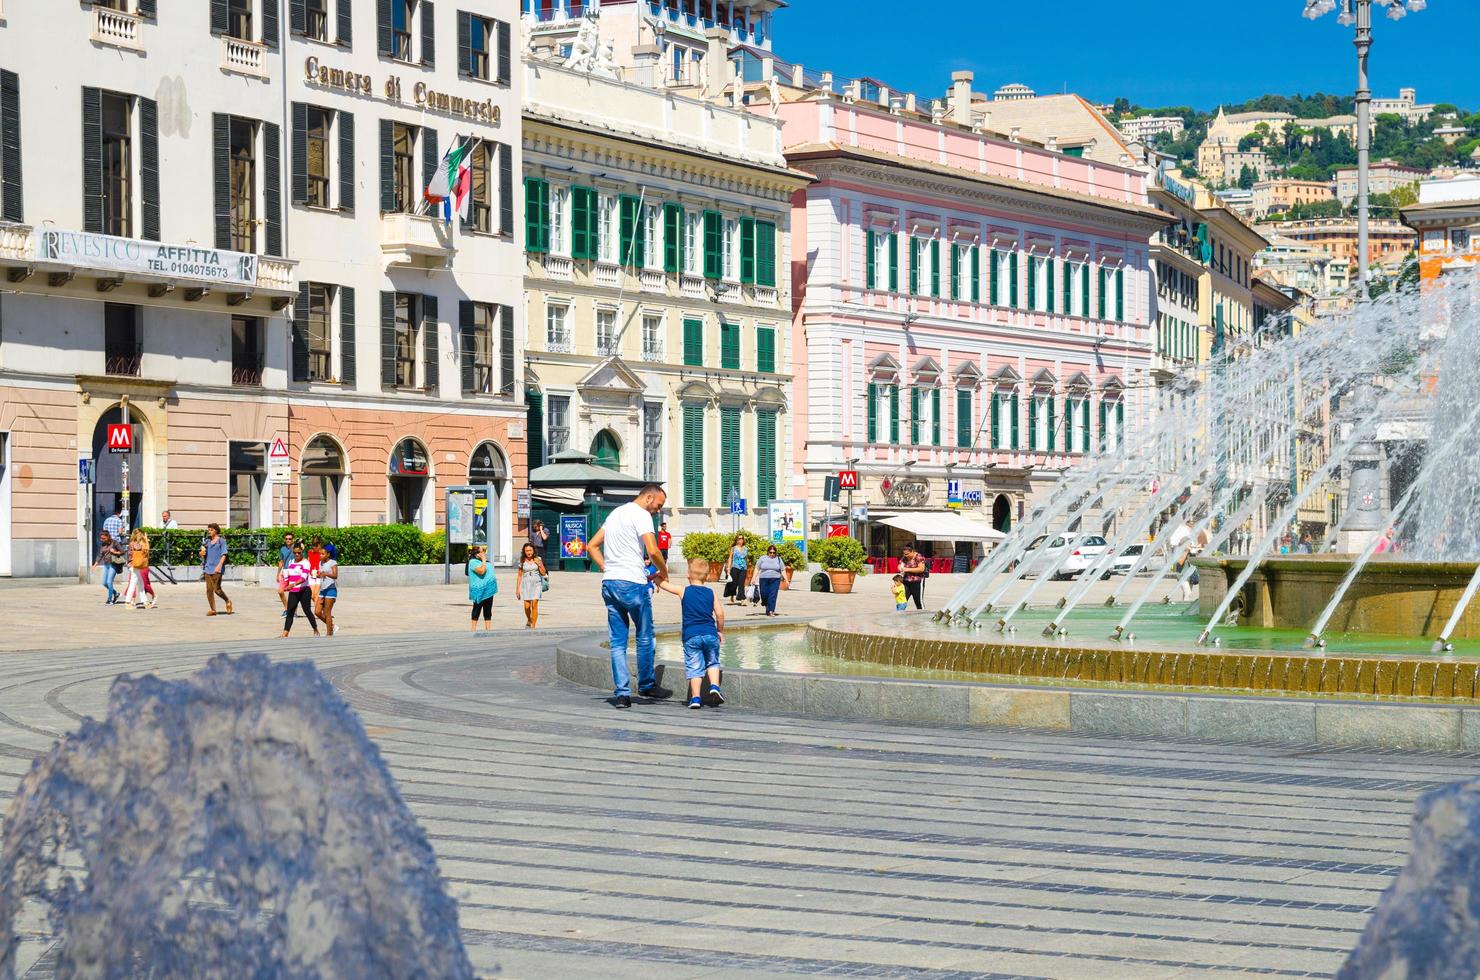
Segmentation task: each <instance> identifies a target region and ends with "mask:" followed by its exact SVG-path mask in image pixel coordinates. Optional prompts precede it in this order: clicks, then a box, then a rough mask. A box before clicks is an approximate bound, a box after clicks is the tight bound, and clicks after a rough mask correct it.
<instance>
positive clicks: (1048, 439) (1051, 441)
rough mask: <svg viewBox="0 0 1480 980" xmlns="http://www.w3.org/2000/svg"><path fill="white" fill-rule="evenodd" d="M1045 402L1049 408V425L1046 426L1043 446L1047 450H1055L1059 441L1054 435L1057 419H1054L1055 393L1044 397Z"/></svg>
mask: <svg viewBox="0 0 1480 980" xmlns="http://www.w3.org/2000/svg"><path fill="white" fill-rule="evenodd" d="M1043 402H1044V407H1045V408H1046V409H1047V410H1048V425H1047V426H1046V427H1045V428H1044V437H1045V438H1044V443H1043V448H1044V449H1046V450H1048V451H1049V452H1053V451H1054V446H1055V445H1056V444H1057V443H1058V439H1057V438H1056V437H1055V436H1054V424H1055V420H1054V399H1053V395H1051V394H1050V395H1048V396H1047V397H1045V398H1044V399H1043Z"/></svg>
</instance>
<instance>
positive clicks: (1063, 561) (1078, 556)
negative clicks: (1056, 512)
mask: <svg viewBox="0 0 1480 980" xmlns="http://www.w3.org/2000/svg"><path fill="white" fill-rule="evenodd" d="M1105 548H1106V545H1105V539H1104V538H1102V537H1100V536H1099V535H1098V534H1081V533H1080V532H1078V531H1065V532H1063V533H1061V534H1053V535H1048V534H1045V535H1044V536H1043V537H1041V538H1039V539H1038V540H1037V541H1034V542H1033V543H1032V544H1030V545H1028V548H1027V550H1026V551H1024V552H1023V557H1022V561H1024V562H1026V563H1027V565H1028V574H1030V575H1043V574H1046V573H1047V572H1048V570H1049V569H1053V577H1054V578H1055V579H1061V578H1073V577H1074V576H1076V575H1078V574H1079V573H1080V572H1082V571H1084V570H1085V569H1086V568H1088V567H1089V566H1090V565H1093V564H1094V563H1095V560H1096V559H1097V558H1099V557H1100V556H1101V555H1103V554H1104V553H1105ZM1014 567H1015V566H1014Z"/></svg>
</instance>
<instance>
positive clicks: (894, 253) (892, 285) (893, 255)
mask: <svg viewBox="0 0 1480 980" xmlns="http://www.w3.org/2000/svg"><path fill="white" fill-rule="evenodd" d="M889 291H890V292H891V293H897V292H899V236H898V235H896V234H895V233H894V232H892V231H891V232H890V233H889Z"/></svg>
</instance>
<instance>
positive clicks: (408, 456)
mask: <svg viewBox="0 0 1480 980" xmlns="http://www.w3.org/2000/svg"><path fill="white" fill-rule="evenodd" d="M388 472H389V476H390V491H391V492H390V515H389V516H390V523H392V524H414V525H416V526H417V527H419V528H421V529H422V530H423V531H430V530H432V520H433V515H434V511H435V508H436V504H435V503H434V502H433V501H432V500H431V499H430V497H431V490H432V464H431V459H430V457H429V456H428V455H427V447H426V446H424V445H422V444H421V441H420V440H419V439H412V438H406V439H402V440H401V441H400V442H398V443H396V448H395V449H394V450H392V452H391V459H390V467H389V471H388Z"/></svg>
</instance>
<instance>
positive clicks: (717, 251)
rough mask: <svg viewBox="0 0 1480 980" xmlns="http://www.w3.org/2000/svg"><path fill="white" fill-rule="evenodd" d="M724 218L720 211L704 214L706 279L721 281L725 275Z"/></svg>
mask: <svg viewBox="0 0 1480 980" xmlns="http://www.w3.org/2000/svg"><path fill="white" fill-rule="evenodd" d="M724 224H725V222H724V216H723V215H721V214H720V213H719V212H718V211H705V212H704V278H705V279H719V278H720V277H721V276H723V275H724V271H725V261H724V248H725V243H724Z"/></svg>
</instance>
